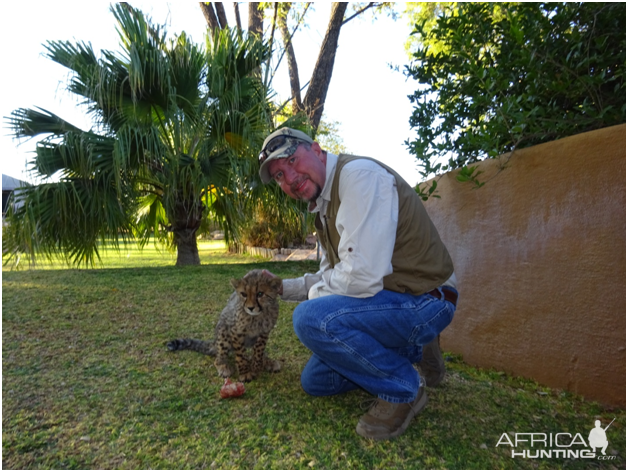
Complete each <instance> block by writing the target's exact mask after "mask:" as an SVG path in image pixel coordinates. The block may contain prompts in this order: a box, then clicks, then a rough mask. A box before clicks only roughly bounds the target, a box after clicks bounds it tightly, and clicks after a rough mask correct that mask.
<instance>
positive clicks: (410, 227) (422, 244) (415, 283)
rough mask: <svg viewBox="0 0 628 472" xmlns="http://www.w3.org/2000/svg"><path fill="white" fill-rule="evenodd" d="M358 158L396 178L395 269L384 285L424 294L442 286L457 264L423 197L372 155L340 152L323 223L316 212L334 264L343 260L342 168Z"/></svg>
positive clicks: (330, 258) (392, 289)
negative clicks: (338, 218)
mask: <svg viewBox="0 0 628 472" xmlns="http://www.w3.org/2000/svg"><path fill="white" fill-rule="evenodd" d="M356 159H367V160H369V161H373V162H376V163H377V164H379V165H380V166H382V167H383V168H384V169H386V170H387V171H388V172H390V174H391V175H393V176H394V177H395V180H396V181H397V193H398V195H399V218H398V221H397V234H396V239H395V248H394V251H393V256H392V266H393V272H392V274H390V275H387V276H386V277H384V288H385V289H387V290H391V291H393V292H401V293H406V292H408V293H412V294H414V295H421V294H423V293H426V292H429V291H430V290H432V289H434V288H436V287H439V286H440V285H442V284H443V283H444V282H445V281H446V280H447V279H448V278H449V277H450V276H451V274H453V272H454V265H453V262H452V260H451V257H450V256H449V253H448V252H447V248H446V247H445V245H444V244H443V242H442V241H441V239H440V236H439V235H438V232H437V231H436V228H435V227H434V224H433V223H432V220H431V219H430V217H429V216H428V214H427V211H425V207H424V206H423V203H422V202H421V199H420V197H419V196H418V195H417V193H416V192H415V191H414V189H413V188H412V187H410V185H408V184H407V183H406V181H405V180H403V179H402V178H401V177H400V176H399V174H397V173H396V172H395V171H394V170H392V169H391V168H390V167H388V166H386V165H385V164H382V163H381V162H378V161H376V160H375V159H371V158H369V157H359V156H349V155H346V154H341V155H340V156H338V163H337V165H336V173H335V174H334V176H333V179H334V180H333V183H332V187H331V197H330V198H331V201H330V203H329V205H328V206H327V211H326V214H325V215H323V219H324V220H325V224H324V225H323V223H322V221H321V215H320V213H317V215H316V220H315V225H316V230H317V235H318V238H319V241H320V243H321V245H322V246H323V247H324V248H325V251H327V259H328V260H329V262H330V264H331V267H334V266H335V265H336V264H338V263H339V262H340V258H339V257H338V244H339V243H340V234H339V233H338V230H337V229H336V215H337V214H338V208H339V207H340V204H341V202H340V197H339V190H338V186H339V181H340V172H341V171H342V168H343V167H344V166H345V165H346V164H348V163H349V162H351V161H353V160H356Z"/></svg>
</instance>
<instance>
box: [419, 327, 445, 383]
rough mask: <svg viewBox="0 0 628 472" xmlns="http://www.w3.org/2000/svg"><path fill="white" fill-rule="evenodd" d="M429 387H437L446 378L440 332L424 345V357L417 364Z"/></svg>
mask: <svg viewBox="0 0 628 472" xmlns="http://www.w3.org/2000/svg"><path fill="white" fill-rule="evenodd" d="M415 365H416V366H417V367H418V369H419V373H420V374H421V376H422V377H423V378H424V379H425V383H426V384H427V386H428V387H437V386H438V385H439V384H440V383H441V382H442V381H443V379H444V378H445V361H444V360H443V354H442V353H441V352H440V334H439V335H438V336H437V337H436V338H435V339H434V340H433V341H432V342H431V343H429V344H426V345H425V346H423V358H422V359H421V362H419V363H418V364H415Z"/></svg>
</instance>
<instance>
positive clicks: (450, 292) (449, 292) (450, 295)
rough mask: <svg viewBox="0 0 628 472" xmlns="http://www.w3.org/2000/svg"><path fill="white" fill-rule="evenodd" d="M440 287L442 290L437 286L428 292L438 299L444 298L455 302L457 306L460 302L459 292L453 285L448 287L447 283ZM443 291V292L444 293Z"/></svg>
mask: <svg viewBox="0 0 628 472" xmlns="http://www.w3.org/2000/svg"><path fill="white" fill-rule="evenodd" d="M439 288H440V290H438V288H435V289H434V290H432V291H431V292H427V294H428V295H431V296H433V297H436V298H438V299H441V298H444V299H445V301H448V302H451V303H453V304H454V306H456V304H457V303H458V292H457V291H456V290H455V289H453V288H451V287H447V286H446V285H443V286H441V287H439ZM441 291H442V292H443V294H442V295H441Z"/></svg>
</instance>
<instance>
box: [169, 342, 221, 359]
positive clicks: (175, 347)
mask: <svg viewBox="0 0 628 472" xmlns="http://www.w3.org/2000/svg"><path fill="white" fill-rule="evenodd" d="M166 346H167V347H168V350H169V351H185V350H187V351H195V352H200V353H201V354H206V355H208V356H215V355H216V347H215V346H214V343H213V342H212V341H201V340H200V339H173V340H172V341H170V342H169V343H168V344H167V345H166Z"/></svg>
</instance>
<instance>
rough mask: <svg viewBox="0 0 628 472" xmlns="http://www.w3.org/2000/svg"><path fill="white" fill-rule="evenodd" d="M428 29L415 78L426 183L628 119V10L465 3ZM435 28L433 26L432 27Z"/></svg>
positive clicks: (418, 148) (419, 31)
mask: <svg viewBox="0 0 628 472" xmlns="http://www.w3.org/2000/svg"><path fill="white" fill-rule="evenodd" d="M438 15H439V17H438V18H437V20H436V22H433V21H432V22H429V21H427V20H426V21H423V22H421V23H420V24H417V25H416V28H415V31H414V33H413V34H415V35H417V36H418V37H419V46H418V47H417V49H416V51H415V52H414V54H413V56H414V61H413V62H412V63H411V64H410V65H409V66H407V68H406V73H407V75H408V76H409V77H412V78H414V79H416V80H417V81H418V82H419V88H418V90H417V91H416V92H415V93H414V94H413V95H412V96H411V97H410V99H411V102H412V103H413V104H414V107H415V108H414V111H413V113H412V116H411V118H410V124H411V126H412V128H414V129H415V130H416V133H417V137H416V138H415V139H414V140H408V141H406V144H407V146H408V148H409V149H410V151H411V152H412V153H414V154H415V155H416V156H417V159H418V160H419V163H420V169H421V172H422V174H423V175H424V176H426V177H427V176H428V175H429V174H432V173H436V172H439V171H446V170H451V169H454V168H457V167H462V166H465V165H466V164H468V163H472V162H476V161H478V160H480V159H483V158H486V157H496V156H498V155H500V154H504V153H507V152H509V151H512V150H514V149H515V148H520V147H527V146H532V145H535V144H539V143H543V142H547V141H553V140H556V139H559V138H562V137H566V136H571V135H574V134H578V133H582V132H585V131H591V130H594V129H598V128H603V127H606V126H611V125H616V124H620V123H624V122H625V121H626V4H625V3H499V4H495V3H459V4H450V5H448V6H445V7H444V8H443V10H442V12H441V13H439V14H438ZM432 20H433V19H432Z"/></svg>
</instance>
